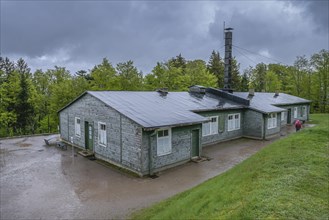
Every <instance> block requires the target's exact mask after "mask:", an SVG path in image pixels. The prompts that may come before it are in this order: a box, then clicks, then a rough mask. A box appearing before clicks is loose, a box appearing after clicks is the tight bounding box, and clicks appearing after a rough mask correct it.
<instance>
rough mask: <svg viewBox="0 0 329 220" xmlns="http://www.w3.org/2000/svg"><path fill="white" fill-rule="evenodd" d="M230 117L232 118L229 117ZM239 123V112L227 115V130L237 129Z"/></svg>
mask: <svg viewBox="0 0 329 220" xmlns="http://www.w3.org/2000/svg"><path fill="white" fill-rule="evenodd" d="M230 117H232V119H230ZM240 125H241V116H240V113H236V114H229V115H227V131H235V130H239V129H240Z"/></svg>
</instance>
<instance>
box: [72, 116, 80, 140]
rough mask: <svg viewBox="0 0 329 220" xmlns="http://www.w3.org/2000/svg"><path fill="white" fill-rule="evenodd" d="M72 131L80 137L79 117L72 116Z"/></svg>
mask: <svg viewBox="0 0 329 220" xmlns="http://www.w3.org/2000/svg"><path fill="white" fill-rule="evenodd" d="M78 120H79V123H78ZM74 133H75V136H77V137H81V119H80V118H79V117H75V118H74Z"/></svg>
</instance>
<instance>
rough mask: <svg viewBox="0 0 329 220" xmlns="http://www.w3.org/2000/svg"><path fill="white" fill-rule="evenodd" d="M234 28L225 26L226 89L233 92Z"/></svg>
mask: <svg viewBox="0 0 329 220" xmlns="http://www.w3.org/2000/svg"><path fill="white" fill-rule="evenodd" d="M232 30H233V28H225V29H224V31H225V59H224V62H225V69H224V89H223V90H224V91H226V92H229V93H233V89H232Z"/></svg>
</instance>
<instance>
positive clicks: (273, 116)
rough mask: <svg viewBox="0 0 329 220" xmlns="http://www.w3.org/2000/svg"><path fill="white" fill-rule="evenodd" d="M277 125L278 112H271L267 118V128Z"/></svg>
mask: <svg viewBox="0 0 329 220" xmlns="http://www.w3.org/2000/svg"><path fill="white" fill-rule="evenodd" d="M276 127H277V113H270V114H269V115H268V118H267V129H272V128H276Z"/></svg>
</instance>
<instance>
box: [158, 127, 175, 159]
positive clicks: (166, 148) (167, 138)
mask: <svg viewBox="0 0 329 220" xmlns="http://www.w3.org/2000/svg"><path fill="white" fill-rule="evenodd" d="M165 131H168V135H165ZM160 132H163V134H162V136H161V137H159V133H160ZM166 142H167V143H166ZM160 147H162V148H160ZM171 152H172V144H171V128H162V129H159V130H157V156H164V155H167V154H171Z"/></svg>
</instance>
